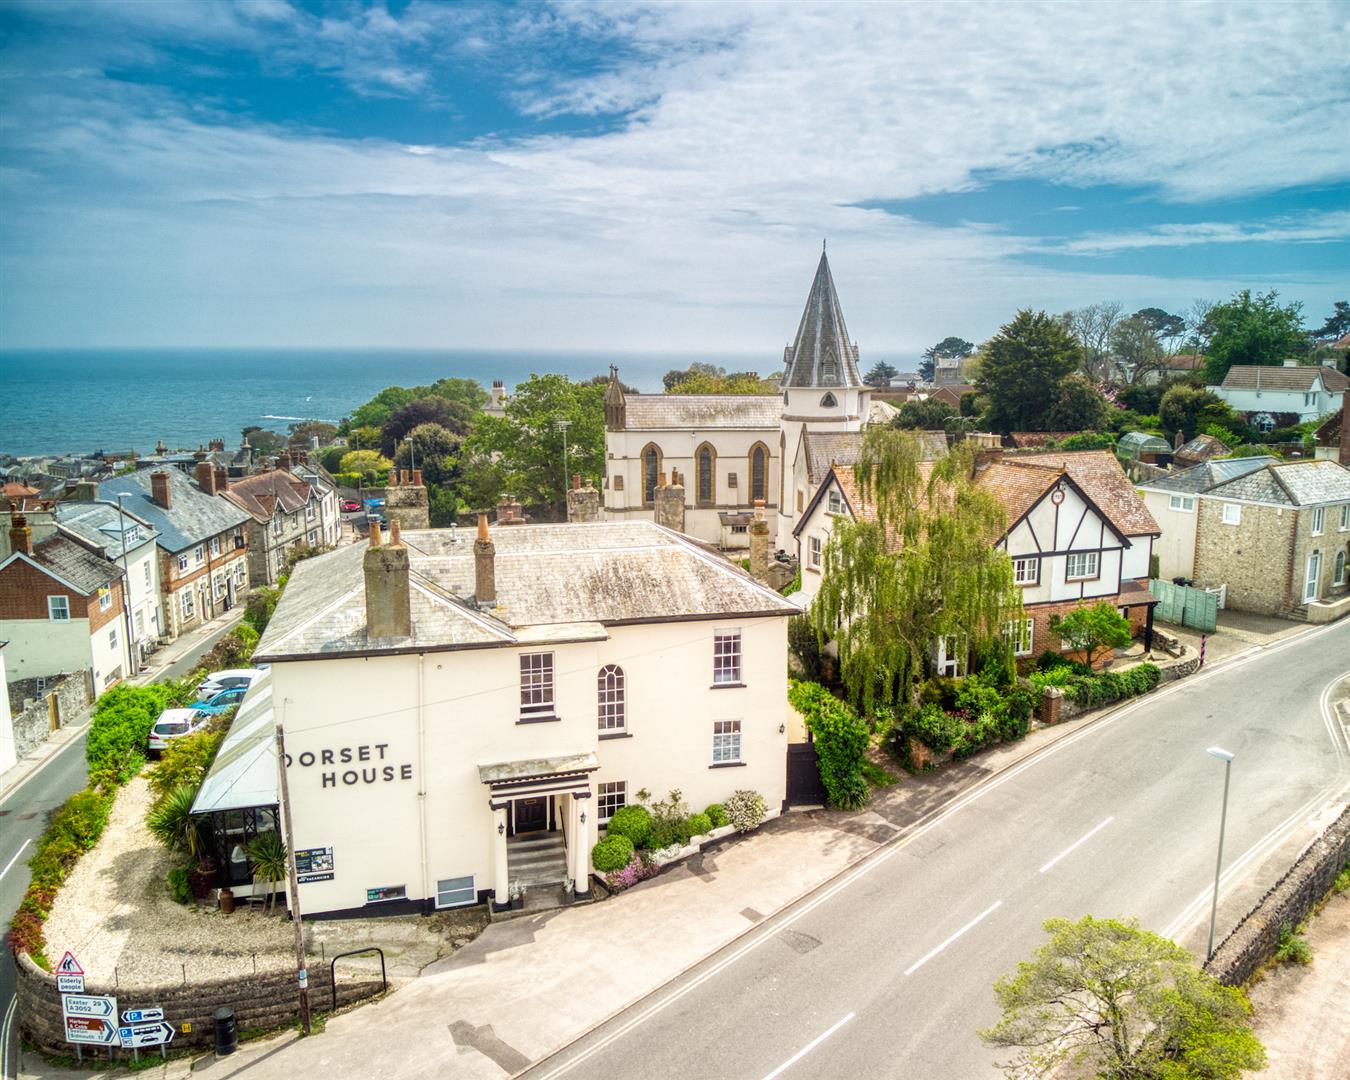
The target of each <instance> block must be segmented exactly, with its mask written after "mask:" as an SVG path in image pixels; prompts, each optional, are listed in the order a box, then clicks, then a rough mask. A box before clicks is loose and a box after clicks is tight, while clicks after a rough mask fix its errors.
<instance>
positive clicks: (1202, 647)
mask: <svg viewBox="0 0 1350 1080" xmlns="http://www.w3.org/2000/svg"><path fill="white" fill-rule="evenodd" d="M1200 666H1201V667H1204V666H1205V635H1204V634H1201V635H1200Z"/></svg>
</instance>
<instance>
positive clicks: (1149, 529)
mask: <svg viewBox="0 0 1350 1080" xmlns="http://www.w3.org/2000/svg"><path fill="white" fill-rule="evenodd" d="M1004 460H1007V461H1015V462H1022V461H1028V462H1037V463H1042V464H1047V465H1052V466H1060V465H1062V466H1063V467H1064V471H1065V472H1067V473H1068V474H1069V476H1070V477H1072V479H1073V482H1074V483H1075V484H1077V485H1078V486H1079V487H1080V488H1082V489H1083V492H1084V493H1085V494H1086V495H1087V497H1088V498H1090V499H1091V500H1092V501H1093V502H1094V503H1096V504H1097V506H1098V507H1100V508H1101V511H1102V512H1103V513H1104V514H1106V516H1107V517H1108V518H1110V519H1111V524H1112V525H1114V526H1115V527H1116V529H1117V530H1118V531H1119V532H1120V533H1121V534H1122V535H1123V536H1158V535H1160V534H1161V533H1162V530H1161V529H1160V528H1158V523H1157V522H1156V521H1154V520H1153V515H1152V514H1150V513H1149V510H1148V507H1147V506H1145V505H1144V500H1143V499H1141V498H1140V497H1139V493H1138V492H1137V491H1135V489H1134V485H1133V484H1132V483H1130V478H1129V477H1128V476H1126V475H1125V470H1124V469H1122V468H1121V467H1120V462H1119V461H1117V460H1116V455H1115V454H1113V453H1112V452H1111V451H1110V450H1074V451H1065V450H1047V451H1044V452H1042V453H1036V454H1013V455H1009V456H1008V457H1007V458H1006V459H1004Z"/></svg>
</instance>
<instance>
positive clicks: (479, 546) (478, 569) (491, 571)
mask: <svg viewBox="0 0 1350 1080" xmlns="http://www.w3.org/2000/svg"><path fill="white" fill-rule="evenodd" d="M473 598H474V600H476V601H477V602H478V606H479V607H493V606H495V605H496V603H497V547H496V545H495V544H493V542H492V537H491V536H490V535H489V534H488V520H487V514H479V515H478V539H477V540H475V541H474V542H473Z"/></svg>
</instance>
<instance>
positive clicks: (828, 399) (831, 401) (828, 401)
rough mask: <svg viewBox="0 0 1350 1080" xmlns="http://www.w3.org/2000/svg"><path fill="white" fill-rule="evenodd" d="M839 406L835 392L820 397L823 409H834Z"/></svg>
mask: <svg viewBox="0 0 1350 1080" xmlns="http://www.w3.org/2000/svg"><path fill="white" fill-rule="evenodd" d="M838 406H839V400H838V399H837V398H836V397H835V396H834V395H833V394H826V395H825V396H824V397H823V398H821V399H820V407H821V408H822V409H834V408H838Z"/></svg>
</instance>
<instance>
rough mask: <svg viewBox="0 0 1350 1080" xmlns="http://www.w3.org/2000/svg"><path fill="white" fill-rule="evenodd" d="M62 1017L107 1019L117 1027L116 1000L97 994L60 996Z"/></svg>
mask: <svg viewBox="0 0 1350 1080" xmlns="http://www.w3.org/2000/svg"><path fill="white" fill-rule="evenodd" d="M61 1015H62V1016H95V1017H107V1018H109V1019H110V1020H111V1021H112V1026H113V1027H116V1026H117V999H116V998H115V997H103V996H101V995H97V994H62V995H61Z"/></svg>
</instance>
